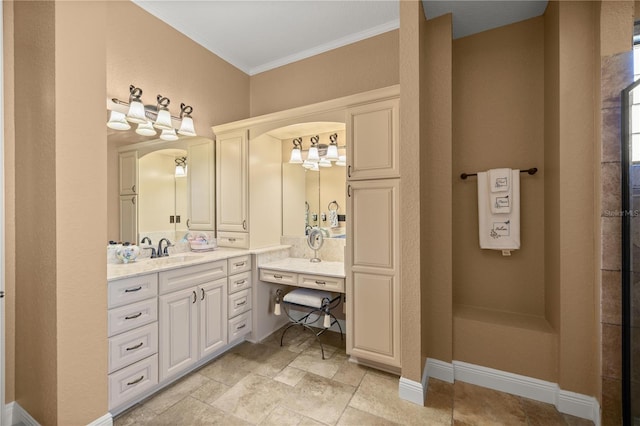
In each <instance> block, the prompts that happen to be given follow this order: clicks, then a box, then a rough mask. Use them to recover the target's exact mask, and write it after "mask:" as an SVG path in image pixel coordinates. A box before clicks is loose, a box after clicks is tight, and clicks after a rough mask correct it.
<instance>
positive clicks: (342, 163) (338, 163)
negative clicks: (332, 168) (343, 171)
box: [336, 155, 347, 167]
mask: <svg viewBox="0 0 640 426" xmlns="http://www.w3.org/2000/svg"><path fill="white" fill-rule="evenodd" d="M346 165H347V156H346V155H341V156H340V157H339V158H338V161H336V166H343V167H344V166H346Z"/></svg>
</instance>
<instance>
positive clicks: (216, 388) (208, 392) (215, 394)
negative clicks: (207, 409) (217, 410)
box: [191, 380, 231, 405]
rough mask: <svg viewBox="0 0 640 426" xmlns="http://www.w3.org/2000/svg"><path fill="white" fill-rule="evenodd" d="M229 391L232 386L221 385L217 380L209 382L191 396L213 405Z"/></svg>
mask: <svg viewBox="0 0 640 426" xmlns="http://www.w3.org/2000/svg"><path fill="white" fill-rule="evenodd" d="M229 389H231V386H227V385H225V384H224V383H220V382H217V381H215V380H209V381H207V383H205V384H204V385H202V386H200V387H199V388H198V389H196V390H194V391H193V392H191V396H192V397H193V398H195V399H197V400H200V401H202V402H204V403H206V404H209V405H211V404H213V403H214V402H215V401H216V399H218V398H220V397H221V396H222V395H223V394H224V393H225V392H227V391H228V390H229Z"/></svg>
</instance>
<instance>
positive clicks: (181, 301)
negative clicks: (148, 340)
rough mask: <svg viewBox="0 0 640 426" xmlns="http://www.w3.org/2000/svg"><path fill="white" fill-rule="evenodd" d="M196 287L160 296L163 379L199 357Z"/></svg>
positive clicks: (176, 372) (160, 357) (160, 356)
mask: <svg viewBox="0 0 640 426" xmlns="http://www.w3.org/2000/svg"><path fill="white" fill-rule="evenodd" d="M196 290H197V287H191V288H188V289H185V290H180V291H176V292H174V293H169V294H165V295H164V296H160V298H159V300H158V303H159V308H160V351H159V362H160V366H159V367H160V380H161V381H163V380H166V379H168V378H170V377H172V376H174V375H176V374H178V373H180V372H181V371H184V370H185V369H186V368H188V367H189V366H191V365H193V364H195V363H196V361H197V360H198V297H197V292H196Z"/></svg>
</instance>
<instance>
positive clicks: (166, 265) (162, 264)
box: [107, 246, 289, 281]
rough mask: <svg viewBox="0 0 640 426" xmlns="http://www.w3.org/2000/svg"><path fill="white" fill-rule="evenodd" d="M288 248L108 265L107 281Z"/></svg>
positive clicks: (193, 254) (216, 252) (222, 251)
mask: <svg viewBox="0 0 640 426" xmlns="http://www.w3.org/2000/svg"><path fill="white" fill-rule="evenodd" d="M286 248H289V246H273V247H267V248H261V249H256V250H242V249H233V248H225V247H219V248H217V249H215V250H214V251H209V252H202V253H197V252H184V253H173V254H171V255H170V256H167V257H160V258H157V259H149V258H143V259H138V260H136V261H135V262H132V263H127V264H124V263H108V264H107V281H114V280H118V279H122V278H130V277H135V276H138V275H144V274H151V273H155V272H162V271H168V270H170V269H175V268H182V267H185V266H192V265H199V264H201V263H207V262H215V261H217V260H226V259H230V258H232V257H236V256H243V255H247V254H260V253H267V252H269V251H274V250H281V249H286Z"/></svg>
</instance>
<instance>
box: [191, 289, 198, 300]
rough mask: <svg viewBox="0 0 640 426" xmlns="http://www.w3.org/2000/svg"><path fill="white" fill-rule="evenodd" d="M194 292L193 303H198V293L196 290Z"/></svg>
mask: <svg viewBox="0 0 640 426" xmlns="http://www.w3.org/2000/svg"><path fill="white" fill-rule="evenodd" d="M192 293H193V302H191V303H196V301H197V300H198V295H197V294H196V291H195V290H193V292H192Z"/></svg>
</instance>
